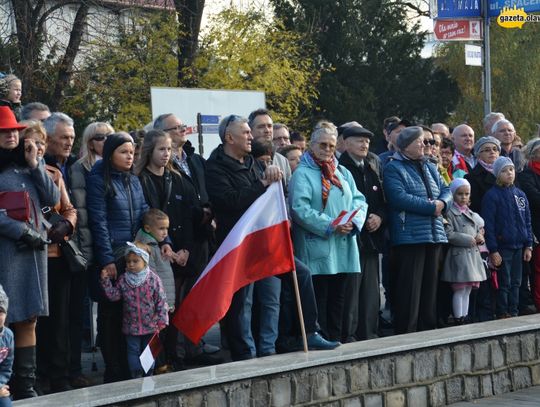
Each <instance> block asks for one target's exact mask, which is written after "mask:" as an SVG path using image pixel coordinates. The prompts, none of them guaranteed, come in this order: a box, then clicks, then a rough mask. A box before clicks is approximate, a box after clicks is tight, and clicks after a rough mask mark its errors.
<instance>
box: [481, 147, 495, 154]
mask: <svg viewBox="0 0 540 407" xmlns="http://www.w3.org/2000/svg"><path fill="white" fill-rule="evenodd" d="M497 151H499V149H498V148H497V147H486V148H483V149H482V150H480V152H481V153H490V152H494V153H495V152H497Z"/></svg>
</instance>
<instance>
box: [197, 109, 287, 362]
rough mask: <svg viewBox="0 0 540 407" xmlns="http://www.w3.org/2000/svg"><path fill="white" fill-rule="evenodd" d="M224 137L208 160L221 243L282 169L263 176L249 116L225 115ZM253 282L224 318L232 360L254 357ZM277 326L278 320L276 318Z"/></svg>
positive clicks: (268, 170)
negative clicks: (254, 152) (254, 153)
mask: <svg viewBox="0 0 540 407" xmlns="http://www.w3.org/2000/svg"><path fill="white" fill-rule="evenodd" d="M219 135H220V138H221V141H222V144H220V145H219V146H218V147H217V148H216V149H215V150H214V151H213V152H212V154H211V156H210V158H209V159H208V161H207V174H206V186H207V189H208V195H209V197H210V200H211V201H212V204H213V207H214V211H215V216H216V222H217V229H216V237H217V241H218V243H221V242H223V240H224V239H225V237H226V236H227V234H228V233H229V232H230V230H231V229H232V228H233V226H234V225H235V223H236V222H237V221H238V220H239V219H240V217H241V216H242V215H243V214H244V212H245V211H246V210H247V209H248V208H249V206H250V205H251V204H252V203H253V202H255V200H256V199H257V198H258V197H259V196H261V195H262V194H263V193H264V192H265V191H266V187H267V186H268V185H270V184H271V183H272V182H275V181H280V180H281V179H282V177H283V174H282V172H281V171H280V170H279V168H277V167H276V166H273V165H269V166H267V167H266V169H265V171H264V178H262V179H259V175H258V173H257V171H256V169H255V166H254V164H255V163H254V161H255V160H254V158H253V157H252V156H251V154H250V152H251V141H252V140H253V136H252V135H251V129H250V128H249V126H248V124H247V120H246V119H245V118H242V117H240V116H237V115H230V116H227V117H225V118H224V119H223V120H222V121H221V123H220V125H219ZM252 297H253V284H249V285H247V286H245V287H243V288H241V289H240V290H238V291H237V292H236V293H235V295H234V297H233V300H232V303H231V306H230V308H229V311H228V312H227V315H226V316H225V319H224V327H225V329H224V330H225V335H226V338H227V341H228V344H229V348H230V350H231V357H232V359H233V360H243V359H251V358H253V357H255V356H256V354H257V350H256V347H255V341H254V339H253V335H252V333H251V303H252ZM275 322H276V330H277V323H278V321H277V320H276V321H275Z"/></svg>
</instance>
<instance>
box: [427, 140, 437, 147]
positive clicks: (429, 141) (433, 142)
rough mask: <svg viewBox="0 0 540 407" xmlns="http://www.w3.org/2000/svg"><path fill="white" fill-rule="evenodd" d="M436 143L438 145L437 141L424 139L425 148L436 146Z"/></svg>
mask: <svg viewBox="0 0 540 407" xmlns="http://www.w3.org/2000/svg"><path fill="white" fill-rule="evenodd" d="M435 143H436V141H435V140H433V139H431V140H426V139H424V145H425V146H427V145H428V144H429V145H432V146H434V145H435Z"/></svg>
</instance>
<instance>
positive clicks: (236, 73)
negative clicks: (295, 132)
mask: <svg viewBox="0 0 540 407" xmlns="http://www.w3.org/2000/svg"><path fill="white" fill-rule="evenodd" d="M200 48H201V50H200V53H199V55H198V56H197V58H196V60H195V63H194V68H195V69H196V70H197V71H198V75H199V78H198V79H199V82H198V85H199V87H202V88H210V89H251V90H262V91H264V92H265V93H266V101H267V104H268V107H269V108H270V110H272V114H273V119H274V121H276V122H277V121H280V122H285V123H287V124H289V125H291V126H293V127H294V128H302V127H306V126H307V125H308V124H309V117H308V116H307V114H308V112H309V109H311V106H312V104H313V101H314V100H315V98H316V97H317V88H316V85H317V82H318V80H319V77H320V73H319V71H318V70H317V69H316V66H315V64H314V63H313V59H312V58H311V57H312V51H313V50H312V47H311V46H310V43H309V42H308V40H307V39H306V38H305V36H303V35H301V34H299V33H295V32H291V31H286V30H285V29H284V28H283V25H282V24H281V22H280V21H278V20H270V19H268V18H266V17H265V16H264V15H262V14H261V13H258V12H256V11H254V10H250V11H248V12H241V11H239V10H237V9H235V8H230V9H226V10H224V11H223V12H221V13H219V14H218V15H217V16H216V17H215V18H214V19H213V20H212V21H211V23H210V30H209V32H208V33H207V34H206V35H205V36H204V40H203V41H202V42H201V45H200Z"/></svg>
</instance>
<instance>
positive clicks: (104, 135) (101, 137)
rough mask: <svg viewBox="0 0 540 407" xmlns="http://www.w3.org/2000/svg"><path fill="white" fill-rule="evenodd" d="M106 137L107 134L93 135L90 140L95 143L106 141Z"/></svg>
mask: <svg viewBox="0 0 540 407" xmlns="http://www.w3.org/2000/svg"><path fill="white" fill-rule="evenodd" d="M107 136H108V134H99V133H97V134H95V135H94V137H92V140H95V141H103V140H106V139H107Z"/></svg>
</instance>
